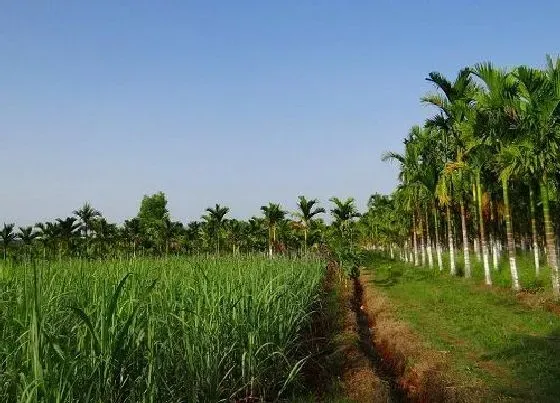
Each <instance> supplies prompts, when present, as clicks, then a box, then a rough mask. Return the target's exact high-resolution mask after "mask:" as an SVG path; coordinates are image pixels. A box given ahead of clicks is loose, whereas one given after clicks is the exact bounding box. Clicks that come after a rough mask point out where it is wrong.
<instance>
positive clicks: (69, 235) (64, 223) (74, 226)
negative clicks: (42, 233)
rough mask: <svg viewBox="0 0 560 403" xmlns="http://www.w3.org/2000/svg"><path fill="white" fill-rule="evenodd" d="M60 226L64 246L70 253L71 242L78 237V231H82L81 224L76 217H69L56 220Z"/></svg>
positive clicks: (59, 233) (59, 232) (59, 230)
mask: <svg viewBox="0 0 560 403" xmlns="http://www.w3.org/2000/svg"><path fill="white" fill-rule="evenodd" d="M56 222H57V226H58V235H59V237H60V239H61V241H62V244H63V245H64V247H65V249H66V252H69V250H70V246H71V241H72V239H73V238H74V237H75V236H76V234H77V231H78V230H79V229H80V223H79V222H77V219H76V218H74V217H67V218H65V219H62V218H57V219H56Z"/></svg>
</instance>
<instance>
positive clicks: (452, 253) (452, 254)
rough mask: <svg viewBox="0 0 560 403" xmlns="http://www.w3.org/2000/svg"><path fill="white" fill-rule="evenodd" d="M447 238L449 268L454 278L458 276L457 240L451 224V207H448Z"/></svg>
mask: <svg viewBox="0 0 560 403" xmlns="http://www.w3.org/2000/svg"><path fill="white" fill-rule="evenodd" d="M446 214H447V238H448V241H449V266H450V272H451V275H452V276H455V275H456V274H457V268H456V267H455V245H454V244H455V240H454V239H453V227H452V224H451V211H450V208H449V205H447V211H446Z"/></svg>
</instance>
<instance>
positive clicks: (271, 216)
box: [261, 203, 286, 257]
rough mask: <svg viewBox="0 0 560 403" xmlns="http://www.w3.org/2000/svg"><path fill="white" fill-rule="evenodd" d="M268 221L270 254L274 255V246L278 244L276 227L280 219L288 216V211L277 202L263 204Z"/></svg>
mask: <svg viewBox="0 0 560 403" xmlns="http://www.w3.org/2000/svg"><path fill="white" fill-rule="evenodd" d="M261 211H262V212H263V213H264V217H265V219H266V223H267V225H268V255H269V256H270V257H272V253H273V246H274V245H275V244H276V228H277V225H278V223H279V222H280V221H282V220H283V219H284V217H285V216H286V212H285V211H284V210H283V209H282V207H280V204H277V203H268V205H266V206H261Z"/></svg>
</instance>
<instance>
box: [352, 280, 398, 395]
mask: <svg viewBox="0 0 560 403" xmlns="http://www.w3.org/2000/svg"><path fill="white" fill-rule="evenodd" d="M363 294H364V290H363V287H362V284H361V282H360V279H359V278H357V277H355V278H354V279H353V293H352V298H351V301H350V302H351V308H352V310H353V311H354V313H355V315H356V323H357V332H358V335H359V341H360V343H359V344H360V350H361V351H362V353H363V354H364V355H365V356H366V357H367V359H368V360H369V361H370V364H371V366H372V368H373V370H374V371H375V373H376V375H377V376H378V377H379V378H380V379H381V381H382V382H383V383H384V384H385V385H387V391H388V394H387V401H388V402H407V401H409V399H407V396H406V393H405V391H404V390H403V389H402V388H401V387H400V386H399V384H398V381H397V378H396V376H395V374H394V373H393V372H392V371H391V368H390V366H389V365H388V363H386V362H385V361H384V360H383V359H382V358H381V356H380V355H379V354H378V353H377V350H376V348H375V344H374V343H373V334H372V329H371V327H370V325H371V321H370V318H369V316H368V314H367V313H366V311H365V310H364V309H363V302H364V300H363Z"/></svg>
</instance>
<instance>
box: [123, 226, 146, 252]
mask: <svg viewBox="0 0 560 403" xmlns="http://www.w3.org/2000/svg"><path fill="white" fill-rule="evenodd" d="M123 230H124V236H125V238H126V240H127V241H128V242H129V244H130V245H132V256H133V257H136V248H137V247H138V245H139V244H140V240H141V235H142V226H141V225H140V220H139V219H138V217H134V218H131V219H130V220H125V221H124V228H123Z"/></svg>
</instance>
